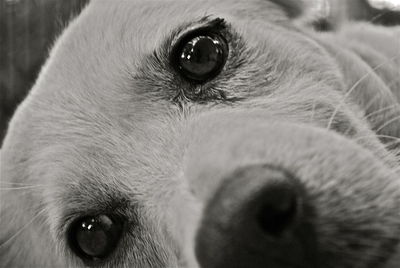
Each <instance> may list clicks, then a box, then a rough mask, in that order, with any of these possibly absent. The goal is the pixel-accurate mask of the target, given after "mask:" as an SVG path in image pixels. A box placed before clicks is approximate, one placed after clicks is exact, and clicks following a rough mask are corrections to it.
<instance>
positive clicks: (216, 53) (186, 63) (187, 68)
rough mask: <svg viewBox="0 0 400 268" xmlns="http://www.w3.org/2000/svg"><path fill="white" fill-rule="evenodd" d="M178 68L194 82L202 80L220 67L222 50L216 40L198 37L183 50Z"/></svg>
mask: <svg viewBox="0 0 400 268" xmlns="http://www.w3.org/2000/svg"><path fill="white" fill-rule="evenodd" d="M179 60H180V67H181V69H182V70H183V71H184V72H185V73H186V75H187V76H188V77H189V78H191V79H195V80H204V79H205V78H208V76H210V74H211V73H213V72H216V71H218V70H219V69H220V68H221V66H222V64H221V63H222V61H223V50H222V44H221V42H220V41H219V40H218V39H214V38H212V37H210V36H198V37H195V38H193V39H192V40H190V41H189V42H188V43H187V44H186V45H185V46H184V48H183V51H182V54H181V57H180V59H179Z"/></svg>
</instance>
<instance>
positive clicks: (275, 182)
mask: <svg viewBox="0 0 400 268" xmlns="http://www.w3.org/2000/svg"><path fill="white" fill-rule="evenodd" d="M313 218H314V212H313V208H312V207H311V206H310V204H309V200H308V198H307V193H306V192H305V189H304V187H302V185H301V184H300V182H299V181H298V180H296V178H295V177H293V176H292V175H291V174H289V173H288V172H286V171H285V170H283V169H281V168H276V167H273V166H269V165H249V166H245V167H241V168H238V169H237V170H235V171H234V172H233V173H232V174H230V175H228V176H227V177H226V178H225V179H224V180H223V181H222V184H221V186H220V187H219V189H218V190H217V191H216V193H215V195H214V196H213V198H212V199H211V200H210V202H209V203H208V205H207V207H206V209H205V216H204V218H203V220H202V223H201V225H200V226H201V227H200V229H199V231H198V233H197V247H196V254H197V258H198V260H199V262H200V264H201V266H202V267H210V268H212V267H282V264H285V266H284V267H308V268H311V267H315V258H316V256H318V254H316V249H317V245H316V239H315V230H314V227H313V225H312V222H313ZM289 256H290V257H289Z"/></svg>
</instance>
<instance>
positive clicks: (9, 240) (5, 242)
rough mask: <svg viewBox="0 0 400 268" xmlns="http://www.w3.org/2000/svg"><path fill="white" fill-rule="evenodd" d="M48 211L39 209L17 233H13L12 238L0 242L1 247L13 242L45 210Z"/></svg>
mask: <svg viewBox="0 0 400 268" xmlns="http://www.w3.org/2000/svg"><path fill="white" fill-rule="evenodd" d="M45 211H46V209H45V208H44V209H42V210H41V211H39V212H38V213H37V214H36V215H35V216H34V217H32V219H31V220H30V221H29V222H28V223H27V224H25V225H24V226H22V228H21V229H19V230H18V231H17V232H16V233H15V234H13V235H12V236H11V237H10V238H8V239H7V240H6V241H4V242H3V243H2V244H0V249H1V248H2V247H3V246H5V245H6V244H7V243H9V242H11V241H12V240H13V239H15V238H16V237H17V236H18V235H20V234H21V233H22V232H23V231H24V230H26V228H28V227H29V225H31V224H32V223H33V222H34V221H35V220H36V219H37V218H39V217H40V216H42V215H43V214H44V212H45Z"/></svg>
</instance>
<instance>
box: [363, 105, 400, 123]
mask: <svg viewBox="0 0 400 268" xmlns="http://www.w3.org/2000/svg"><path fill="white" fill-rule="evenodd" d="M397 107H399V104H397V103H396V104H393V105H390V106H387V107H384V108H381V109H378V110H376V111H374V112H372V113H369V114H367V115H365V117H364V118H365V119H368V118H370V117H371V116H374V115H377V114H379V113H383V112H386V111H390V110H391V109H394V108H397Z"/></svg>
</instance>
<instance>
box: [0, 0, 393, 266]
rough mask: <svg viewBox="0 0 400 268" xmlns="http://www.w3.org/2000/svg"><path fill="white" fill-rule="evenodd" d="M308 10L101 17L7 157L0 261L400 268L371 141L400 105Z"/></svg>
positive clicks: (212, 9)
mask: <svg viewBox="0 0 400 268" xmlns="http://www.w3.org/2000/svg"><path fill="white" fill-rule="evenodd" d="M300 10H301V8H300V6H299V4H298V1H294V0H293V1H289V0H286V1H266V0H263V1H262V0H252V1H246V2H243V1H234V0H225V1H218V3H216V1H177V0H175V1H133V0H132V1H100V0H97V1H93V3H91V4H89V6H88V7H87V8H86V9H85V10H84V11H83V13H82V14H81V15H80V16H79V17H78V19H76V20H74V21H73V22H72V23H71V25H70V27H69V28H68V29H67V30H66V31H65V32H64V34H63V35H62V36H61V37H60V39H59V40H58V41H57V43H56V45H55V47H54V49H53V50H52V52H51V55H50V58H49V60H48V62H47V64H46V65H45V66H44V67H43V69H42V72H41V75H40V77H39V79H38V81H37V83H36V84H35V86H34V88H33V90H32V91H31V93H30V95H29V96H28V98H27V99H26V100H25V102H24V103H23V104H22V105H21V106H20V107H19V109H18V111H17V113H16V115H15V116H14V119H13V120H12V123H11V125H10V130H9V133H8V135H7V137H6V140H5V142H4V146H3V151H2V159H1V161H2V166H1V169H2V185H1V187H2V195H1V198H2V199H1V202H2V203H1V213H2V220H1V229H0V234H1V236H0V239H1V240H0V243H1V244H0V259H1V262H2V263H5V264H7V265H9V266H21V265H37V266H40V267H45V266H46V267H47V266H48V267H54V266H57V265H59V266H65V265H70V266H74V267H76V266H84V265H89V266H105V267H107V266H126V267H178V266H181V267H196V266H197V265H200V266H201V267H279V268H281V267H282V268H285V267H304V268H305V267H307V268H309V267H332V268H339V267H340V268H342V267H360V268H367V267H377V268H394V267H397V266H396V263H397V262H398V255H399V253H398V251H397V250H398V249H397V247H398V244H399V237H400V214H399V207H400V182H399V164H398V161H397V160H396V156H395V154H394V153H393V152H394V151H392V152H391V151H389V150H387V149H386V148H385V146H384V144H383V143H382V142H381V141H380V140H379V139H378V138H379V137H378V135H377V134H376V133H375V132H374V131H373V126H374V123H375V129H376V130H378V129H379V127H380V126H381V129H379V130H382V129H387V130H388V133H399V132H396V131H399V128H398V126H397V125H396V126H395V127H393V125H391V124H390V122H387V125H384V126H383V125H379V124H378V123H382V120H383V118H382V114H384V115H387V113H384V112H388V111H382V112H381V111H380V109H382V108H385V106H383V105H387V104H391V106H393V107H394V108H393V109H388V110H395V109H398V106H396V103H395V101H394V99H393V98H390V96H391V95H390V93H389V92H387V91H385V90H384V89H382V90H378V91H377V92H378V94H379V95H377V94H375V95H376V96H377V98H371V99H366V98H367V97H366V95H367V94H365V90H367V89H368V85H369V84H371V83H373V82H374V81H375V80H373V79H379V78H378V77H377V76H376V74H371V76H368V77H367V76H365V77H364V78H363V76H364V75H366V74H367V72H368V70H369V69H368V68H367V66H361V67H360V66H358V64H354V65H351V64H350V63H348V62H345V59H348V57H347V58H346V57H344V56H343V55H347V54H343V53H342V54H341V56H340V55H339V54H340V53H339V52H340V51H341V50H338V51H339V52H337V51H336V50H335V49H336V48H335V43H332V42H331V43H330V42H328V41H326V40H330V39H329V38H328V39H322V38H320V37H316V36H314V34H313V33H311V32H308V31H303V30H301V29H300V28H299V27H298V26H296V23H294V20H295V19H296V17H298V15H299V14H300ZM330 38H333V37H330ZM332 40H333V39H332ZM335 51H336V52H337V53H336V52H335ZM349 53H350V52H349ZM349 55H352V54H351V53H350V54H349ZM335 56H337V57H338V58H339V57H342V59H343V60H340V61H339V62H338V60H337V58H336V57H335ZM343 62H345V63H343ZM349 62H351V63H354V61H350V60H349ZM360 62H361V60H360ZM356 63H357V62H356ZM341 64H344V66H342V65H341ZM346 68H347V69H346ZM357 71H358V73H357ZM360 73H361V77H360V76H359V75H360ZM374 75H375V76H374ZM348 76H350V77H351V78H352V79H356V80H355V82H356V83H353V84H352V85H354V87H352V85H350V84H349V83H350V82H351V79H350V78H349V77H348ZM366 80H368V81H369V82H371V81H372V82H371V83H369V84H368V85H366V84H364V82H365V81H366ZM377 81H378V80H376V81H375V83H378V82H377ZM381 82H382V81H381ZM363 84H364V86H365V87H363V89H364V91H362V93H360V92H361V90H360V89H357V88H356V87H357V86H359V85H363ZM374 85H375V84H374ZM379 85H380V84H379ZM382 85H383V86H385V85H384V84H383V82H382ZM346 92H347V93H346ZM382 92H383V93H382ZM358 97H360V98H362V99H361V100H360V99H359V98H358ZM377 103H379V105H378V104H377ZM371 107H372V108H373V109H374V110H368V109H367V108H369V109H372V108H371ZM387 107H389V106H386V108H387ZM367 110H368V113H369V114H370V115H371V116H370V117H369V118H374V119H375V121H373V122H372V121H371V122H372V123H371V122H368V120H367V119H368V118H366V117H365V113H366V111H367ZM373 113H375V114H373ZM391 114H392V113H391ZM379 120H381V121H379ZM393 120H395V118H393ZM378 121H379V122H378ZM393 122H394V121H393ZM386 136H388V135H386ZM386 138H387V137H386ZM393 139H395V138H394V137H393ZM7 189H8V190H7ZM396 251H397V253H396ZM396 256H397V257H396ZM396 258H397V260H396Z"/></svg>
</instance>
